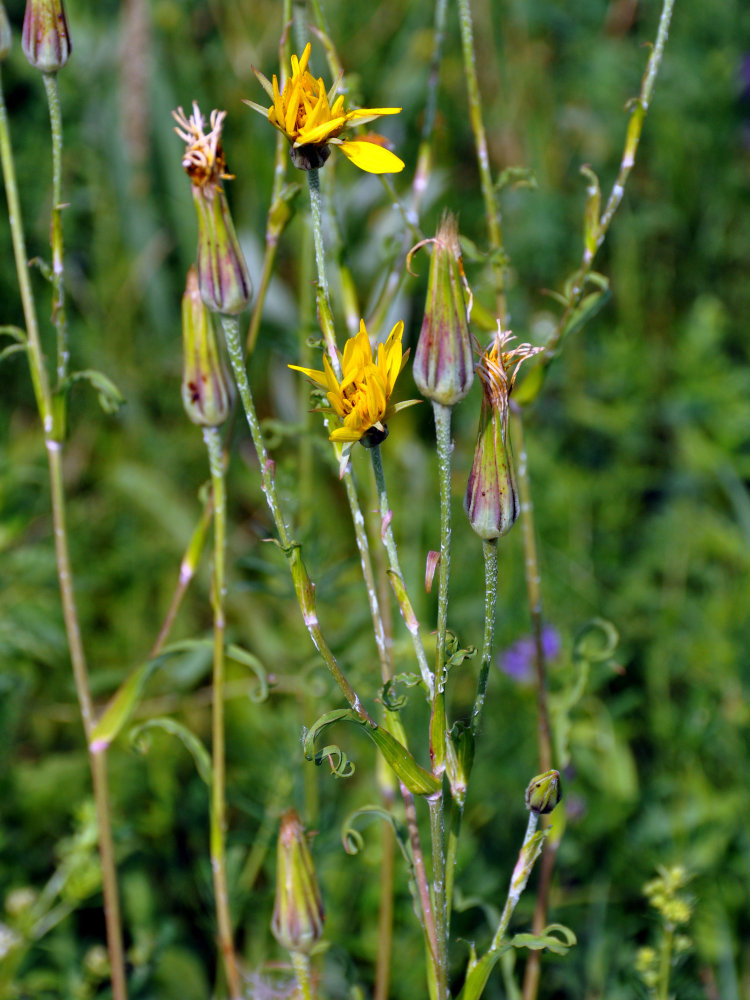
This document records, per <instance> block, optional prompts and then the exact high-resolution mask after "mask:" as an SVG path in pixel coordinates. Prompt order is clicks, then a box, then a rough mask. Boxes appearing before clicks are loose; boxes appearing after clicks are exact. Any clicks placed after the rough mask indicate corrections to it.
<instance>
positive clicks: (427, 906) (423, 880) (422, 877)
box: [401, 785, 437, 966]
mask: <svg viewBox="0 0 750 1000" xmlns="http://www.w3.org/2000/svg"><path fill="white" fill-rule="evenodd" d="M401 794H402V796H403V799H404V809H405V814H406V829H407V830H408V831H409V842H410V844H411V851H412V855H413V858H414V875H415V877H416V882H417V891H418V892H419V900H420V903H421V905H422V916H423V918H424V931H425V936H426V938H427V947H428V949H429V952H430V957H431V959H432V962H433V966H434V964H435V955H436V953H437V943H436V936H435V916H434V912H433V906H432V900H431V899H430V890H429V888H428V885H427V872H426V871H425V865H424V854H423V853H422V842H421V840H420V836H419V825H418V823H417V809H416V805H415V804H414V796H413V795H412V793H411V792H410V791H409V790H408V789H407V788H406V786H405V785H402V786H401Z"/></svg>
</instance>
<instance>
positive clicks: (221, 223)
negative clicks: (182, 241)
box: [172, 104, 253, 315]
mask: <svg viewBox="0 0 750 1000" xmlns="http://www.w3.org/2000/svg"><path fill="white" fill-rule="evenodd" d="M172 116H173V117H174V119H175V121H176V122H177V128H175V132H176V133H177V135H178V136H179V137H180V138H181V139H182V140H183V142H184V143H185V155H184V156H183V158H182V166H183V167H184V169H185V173H186V174H187V175H188V177H189V178H190V181H191V183H192V185H193V204H194V205H195V211H196V213H197V215H198V282H199V284H200V290H201V295H202V296H203V301H204V302H205V303H206V305H207V306H208V308H209V309H211V310H212V311H213V312H218V313H225V314H228V315H233V314H234V313H238V312H242V310H243V309H244V308H245V306H247V305H248V303H249V302H250V299H251V298H252V295H253V286H252V284H251V282H250V275H249V274H248V271H247V265H246V264H245V258H244V256H243V254H242V250H241V249H240V244H239V240H238V239H237V234H236V233H235V231H234V223H233V222H232V216H231V214H230V212H229V205H228V204H227V198H226V194H225V193H224V189H223V187H222V183H221V182H222V181H224V180H229V179H231V176H232V175H231V174H228V173H227V172H226V161H225V158H224V150H223V148H222V145H221V131H222V128H223V125H224V119H225V117H226V111H217V110H214V111H212V112H211V115H210V117H209V125H210V129H209V131H208V132H206V131H205V121H204V119H203V115H202V114H201V112H200V108H199V107H198V105H197V104H193V113H192V115H190V117H189V118H188V116H187V115H186V114H185V112H184V111H183V110H182V108H178V109H177V110H176V111H173V112H172Z"/></svg>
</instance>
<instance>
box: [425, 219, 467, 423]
mask: <svg viewBox="0 0 750 1000" xmlns="http://www.w3.org/2000/svg"><path fill="white" fill-rule="evenodd" d="M426 242H427V241H426ZM429 242H431V243H432V244H433V247H432V259H431V260H430V277H429V281H428V283H427V302H426V304H425V312H424V319H423V321H422V331H421V333H420V334H419V342H418V344H417V350H416V353H415V355H414V363H413V365H412V374H413V376H414V381H415V382H416V384H417V388H418V389H419V391H420V392H421V393H422V395H423V396H426V397H427V399H432V400H434V401H435V402H437V403H442V404H443V405H444V406H453V405H454V404H455V403H457V402H458V401H459V400H461V399H463V398H464V396H465V395H466V394H467V393H468V391H469V389H470V388H471V384H472V382H473V381H474V363H473V358H472V354H471V338H470V335H469V323H468V318H467V314H466V300H465V297H464V287H465V283H466V279H465V278H464V270H463V264H462V262H461V246H460V244H459V242H458V225H457V223H456V219H455V216H453V215H450V214H449V213H445V214H444V215H443V218H442V220H441V222H440V226H439V227H438V231H437V233H436V234H435V238H434V239H433V240H431V241H429ZM415 249H416V248H415Z"/></svg>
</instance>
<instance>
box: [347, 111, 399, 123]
mask: <svg viewBox="0 0 750 1000" xmlns="http://www.w3.org/2000/svg"><path fill="white" fill-rule="evenodd" d="M400 111H401V108H356V109H355V110H354V111H347V113H346V117H347V120H348V121H350V122H356V123H357V124H358V125H364V124H365V122H364V119H365V118H367V119H369V120H370V121H372V120H373V119H374V118H380V116H381V115H397V114H398V113H399V112H400Z"/></svg>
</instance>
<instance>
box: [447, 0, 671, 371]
mask: <svg viewBox="0 0 750 1000" xmlns="http://www.w3.org/2000/svg"><path fill="white" fill-rule="evenodd" d="M459 2H463V0H459ZM673 7H674V0H664V3H663V5H662V9H661V14H660V16H659V27H658V28H657V32H656V41H655V43H654V46H653V48H652V49H651V55H650V56H649V59H648V63H647V64H646V70H645V72H644V74H643V78H642V80H641V89H640V92H639V94H638V97H636V98H635V99H634V100H633V101H632V110H631V112H630V120H629V121H628V129H627V133H626V135H625V145H624V148H623V153H622V159H621V161H620V169H619V170H618V172H617V177H616V178H615V182H614V184H613V185H612V190H611V191H610V194H609V197H608V199H607V204H606V205H605V207H604V211H603V212H602V215H601V218H600V219H599V226H598V229H597V235H596V240H595V241H594V245H593V247H589V246H584V249H583V255H582V258H581V266H580V268H579V270H578V272H577V274H576V275H575V278H574V280H573V282H572V286H571V288H570V293H569V295H568V302H567V305H566V307H565V309H564V310H563V313H562V315H561V316H560V319H559V320H558V323H557V326H556V328H555V330H554V331H553V333H552V336H551V337H550V338H549V340H548V341H547V344H546V345H545V349H544V354H543V355H542V361H543V363H544V364H549V363H550V361H551V360H552V358H553V357H554V356H555V352H556V349H557V347H558V345H559V343H560V340H561V339H562V336H563V334H564V333H565V330H566V329H567V326H568V323H569V321H570V318H571V316H572V315H573V313H574V311H575V309H576V308H577V306H578V304H579V302H580V301H581V298H582V296H583V292H584V289H585V285H586V278H587V276H588V275H589V273H590V271H591V268H592V266H593V263H594V258H595V257H596V254H597V252H598V250H599V248H600V247H601V245H602V243H603V242H604V239H605V237H606V235H607V232H608V231H609V227H610V224H611V222H612V219H613V218H614V215H615V212H616V211H617V209H618V208H619V206H620V203H621V202H622V199H623V195H624V194H625V185H626V183H627V180H628V177H629V176H630V171H631V170H632V169H633V166H634V165H635V154H636V151H637V149H638V143H639V142H640V138H641V132H642V130H643V123H644V121H645V119H646V114H647V112H648V108H649V105H650V103H651V96H652V94H653V90H654V84H655V83H656V77H657V74H658V72H659V67H660V66H661V60H662V57H663V55H664V47H665V45H666V42H667V37H668V35H669V24H670V21H671V19H672V9H673Z"/></svg>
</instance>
